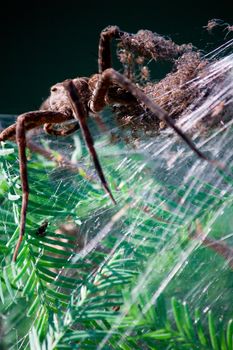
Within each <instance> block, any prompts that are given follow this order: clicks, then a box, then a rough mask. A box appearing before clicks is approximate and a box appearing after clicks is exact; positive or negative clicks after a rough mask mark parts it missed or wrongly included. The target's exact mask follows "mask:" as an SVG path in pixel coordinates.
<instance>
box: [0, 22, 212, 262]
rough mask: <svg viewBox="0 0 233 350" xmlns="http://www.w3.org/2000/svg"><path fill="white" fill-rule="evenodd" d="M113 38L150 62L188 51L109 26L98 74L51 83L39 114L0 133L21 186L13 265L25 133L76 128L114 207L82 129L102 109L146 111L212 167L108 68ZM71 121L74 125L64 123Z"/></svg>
mask: <svg viewBox="0 0 233 350" xmlns="http://www.w3.org/2000/svg"><path fill="white" fill-rule="evenodd" d="M112 39H117V40H118V41H119V42H120V43H121V44H122V45H123V46H124V48H125V49H126V50H128V51H131V52H132V53H136V52H137V53H138V54H139V55H140V56H143V57H147V58H148V57H149V58H150V59H175V58H176V57H178V56H181V55H182V54H185V53H188V52H190V51H191V50H192V48H191V46H190V45H176V44H175V43H173V42H172V41H171V40H170V39H165V38H163V37H162V36H160V35H158V34H156V33H152V32H150V31H148V30H140V31H139V32H138V33H136V34H129V33H127V32H123V31H121V30H120V29H119V28H118V27H117V26H109V27H107V28H105V29H104V30H103V31H102V32H101V34H100V40H99V54H98V66H99V71H98V73H97V74H94V75H92V76H91V77H89V78H86V77H81V78H75V79H67V80H65V81H63V82H61V83H57V84H55V85H54V86H52V87H51V90H50V96H49V97H48V99H47V100H46V101H45V102H44V103H43V104H42V106H41V108H40V109H39V110H37V111H32V112H27V113H24V114H21V115H19V116H18V118H17V121H16V123H15V124H12V125H11V126H9V127H8V128H6V129H5V130H3V131H2V132H1V134H0V141H5V140H8V139H15V140H16V142H17V145H18V152H19V167H20V179H21V184H22V207H21V214H20V215H21V217H20V232H19V238H18V241H17V244H16V246H15V250H14V254H13V261H16V258H17V255H18V251H19V248H20V245H21V243H22V241H23V238H24V233H25V223H26V214H27V206H28V198H29V183H28V176H27V158H26V146H27V140H26V131H28V130H30V129H34V128H36V127H39V126H43V127H44V130H45V131H46V132H47V133H48V134H50V135H57V136H65V135H69V134H71V133H73V132H75V131H76V130H78V129H79V128H80V129H81V132H82V135H83V137H84V139H85V142H86V146H87V148H88V151H89V153H90V156H91V158H92V160H93V163H94V166H95V169H96V171H97V173H98V176H99V179H100V181H101V183H102V185H103V188H104V189H105V191H106V192H107V194H108V195H109V197H110V198H111V200H112V202H113V203H114V204H116V201H115V199H114V197H113V195H112V193H111V190H110V188H109V186H108V183H107V181H106V178H105V176H104V172H103V170H102V167H101V164H100V161H99V158H98V155H97V153H96V150H95V147H94V141H93V138H92V135H91V133H90V131H89V128H88V125H87V118H88V115H89V114H95V113H98V112H100V111H102V110H103V108H104V107H105V106H106V105H117V106H119V108H120V107H122V106H125V108H129V109H130V108H131V107H132V106H134V107H140V108H139V110H141V109H143V110H144V111H146V112H148V113H150V115H151V116H153V117H154V120H157V121H158V122H162V123H165V124H166V125H167V126H169V127H170V128H172V129H173V130H174V131H175V133H176V134H178V135H179V137H181V138H182V139H183V141H184V142H186V144H187V145H188V146H189V147H190V148H191V149H192V151H193V152H195V153H196V155H197V156H198V157H200V158H201V159H204V160H206V161H209V162H212V163H214V162H215V161H214V160H210V159H208V158H207V156H205V155H204V154H203V153H202V152H201V151H200V150H199V149H198V148H197V147H196V146H195V145H194V143H193V142H192V141H191V140H190V138H189V137H188V136H187V135H186V134H185V133H183V132H182V130H181V129H180V128H179V127H178V126H176V124H175V122H174V120H173V118H172V117H171V116H170V115H169V112H167V111H166V110H164V109H163V108H162V107H160V106H159V105H158V104H157V103H155V102H154V100H153V97H151V96H150V95H147V91H146V89H145V88H144V87H139V86H138V85H136V84H134V83H133V82H132V81H131V80H130V79H128V78H127V77H126V76H125V75H123V74H121V73H119V72H118V71H116V70H114V69H113V68H112V66H111V41H112ZM135 111H137V109H135ZM70 120H71V121H74V122H73V123H72V124H68V125H66V124H67V122H68V121H70ZM57 125H59V126H60V129H58V128H57V127H56V126H57Z"/></svg>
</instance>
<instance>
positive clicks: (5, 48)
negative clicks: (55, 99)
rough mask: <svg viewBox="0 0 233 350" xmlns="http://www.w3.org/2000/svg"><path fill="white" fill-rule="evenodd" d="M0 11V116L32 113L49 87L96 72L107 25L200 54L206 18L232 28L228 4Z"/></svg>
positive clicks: (47, 5)
mask: <svg viewBox="0 0 233 350" xmlns="http://www.w3.org/2000/svg"><path fill="white" fill-rule="evenodd" d="M2 6H3V5H2ZM0 12H1V13H0V41H1V46H0V47H1V56H0V57H1V58H0V63H1V64H0V77H1V84H0V89H1V90H0V91H1V94H0V113H16V114H19V113H22V112H25V111H29V110H34V109H37V108H38V107H39V105H40V104H41V102H42V100H43V99H44V98H45V97H46V96H47V94H48V91H49V87H50V86H51V85H52V84H54V83H56V82H58V81H62V80H64V79H65V78H70V77H75V76H88V75H90V74H93V73H95V72H96V71H97V48H98V38H99V33H100V31H101V30H102V29H103V28H104V27H106V26H107V25H109V24H117V25H118V26H119V27H120V28H121V29H122V30H125V31H129V32H136V31H137V30H139V29H141V28H144V29H150V30H152V31H156V32H158V33H160V34H165V35H169V36H171V38H172V39H174V41H176V42H178V43H182V42H193V43H194V44H195V45H196V46H198V47H200V48H203V49H208V45H209V47H210V48H211V43H212V42H213V41H214V39H213V35H212V36H211V35H208V34H207V33H206V31H205V30H204V29H203V26H204V25H206V24H207V22H208V20H209V19H212V18H221V19H223V20H224V21H226V22H228V23H231V24H233V0H227V1H226V0H221V1H217V2H216V3H213V2H212V1H208V2H206V1H204V0H203V1H198V0H196V1H170V2H169V1H168V0H167V1H164V0H160V1H156V0H155V1H148V0H144V1H127V0H126V1H105V0H104V1H99V2H98V1H96V2H90V1H88V0H82V1H68V0H67V1H63V2H59V1H57V2H55V1H38V0H35V1H31V2H30V3H29V4H28V5H26V4H24V3H23V2H22V1H19V2H17V4H14V3H13V2H10V3H9V4H8V8H7V7H4V8H2V9H1V11H0ZM223 38H224V35H223V36H222V39H223ZM215 44H216V43H215ZM213 45H214V44H213Z"/></svg>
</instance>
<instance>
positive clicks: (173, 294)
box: [0, 40, 233, 350]
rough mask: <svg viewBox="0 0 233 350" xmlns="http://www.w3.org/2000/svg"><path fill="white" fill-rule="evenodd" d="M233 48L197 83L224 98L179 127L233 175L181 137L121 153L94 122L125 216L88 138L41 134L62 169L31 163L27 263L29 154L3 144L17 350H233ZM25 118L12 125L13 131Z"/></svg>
mask: <svg viewBox="0 0 233 350" xmlns="http://www.w3.org/2000/svg"><path fill="white" fill-rule="evenodd" d="M232 48H233V40H230V41H228V42H227V43H225V44H224V45H222V47H220V48H218V49H217V50H215V51H213V52H211V53H210V54H208V55H207V57H208V58H211V59H212V63H211V64H210V65H209V66H208V74H206V75H205V76H204V77H199V78H197V79H194V80H193V81H191V82H189V84H191V86H193V88H198V89H200V91H204V90H205V87H206V86H207V85H208V86H211V88H210V89H209V90H208V95H205V94H203V96H202V97H201V98H200V97H199V98H198V99H197V100H195V101H193V104H192V106H191V108H189V110H188V111H187V112H185V113H184V114H183V116H182V118H181V119H180V120H179V121H178V125H179V126H180V127H181V128H182V130H185V131H186V132H187V133H189V134H190V135H191V137H192V139H193V140H194V141H195V143H196V145H197V146H198V147H200V149H201V150H202V151H204V152H205V153H206V154H208V155H210V157H211V158H213V159H217V160H219V161H220V162H221V163H222V164H224V165H225V167H224V169H223V170H220V169H218V168H216V167H214V166H213V165H211V164H209V163H207V162H205V161H203V160H200V159H198V158H197V157H196V155H195V154H193V153H192V151H190V150H189V149H188V148H187V147H186V146H185V145H184V143H183V142H182V141H180V140H179V139H178V138H177V136H175V135H174V134H173V132H172V131H171V130H170V129H165V130H164V131H162V132H161V133H160V134H159V135H157V136H153V137H146V136H144V137H142V138H141V139H137V140H133V141H132V142H130V143H125V142H124V140H125V138H124V136H122V135H121V133H122V131H121V130H119V129H118V127H117V126H114V127H113V128H112V129H111V130H110V131H111V132H112V133H114V135H116V134H119V135H121V136H122V137H121V138H120V139H119V140H117V142H115V143H110V142H109V130H107V131H105V132H103V131H101V132H98V131H96V124H95V122H94V121H91V120H90V125H91V127H92V130H93V133H94V135H95V140H96V142H95V145H96V149H97V152H98V154H99V156H100V160H101V164H102V165H103V169H104V171H105V174H106V177H107V179H108V181H109V183H110V186H111V190H112V192H113V194H114V197H115V198H116V201H117V206H113V205H112V203H111V201H110V199H109V198H108V196H107V194H105V193H104V191H103V189H102V188H101V186H100V184H99V180H98V178H97V177H96V174H95V172H94V170H93V167H92V164H91V162H90V159H89V157H88V155H87V151H86V149H85V146H84V145H83V141H82V140H81V139H80V137H79V134H77V135H75V136H73V137H69V138H65V139H61V138H58V139H56V138H54V139H52V138H50V137H49V138H47V137H45V136H43V137H42V136H41V134H40V133H39V134H34V135H33V140H34V141H35V140H36V144H37V145H38V146H40V147H42V146H43V148H44V149H45V150H47V151H48V153H47V155H48V154H50V158H51V155H52V156H53V159H52V160H51V159H46V158H45V157H43V155H42V154H38V153H35V154H33V153H32V152H30V151H29V152H28V159H29V161H28V172H29V183H30V191H31V192H30V202H29V210H28V217H27V226H26V237H25V240H24V244H23V245H22V249H21V251H20V254H19V257H18V260H17V262H16V264H13V263H12V262H11V259H12V252H13V249H14V245H15V242H16V240H17V236H18V223H19V212H20V210H19V209H20V205H21V188H20V181H19V171H18V162H17V156H16V155H17V153H16V152H17V148H16V146H15V145H14V144H13V143H9V142H8V143H4V144H3V145H2V149H1V153H0V165H1V178H0V180H1V184H0V195H1V210H0V220H1V236H0V248H1V252H0V256H1V265H2V269H1V280H0V297H1V300H2V304H1V306H0V312H1V314H2V320H1V324H2V325H1V327H2V330H1V332H2V335H3V339H4V342H5V343H6V344H8V345H9V348H11V349H15V348H17V349H26V348H31V349H73V348H75V346H76V348H77V349H98V350H100V349H137V348H140V349H187V348H188V349H232V342H233V340H232V339H233V338H232V334H233V330H232V323H231V321H229V320H230V319H231V318H232V315H233V304H232V293H233V284H232V269H233V233H232V224H233V219H232V217H233V216H232V211H233V204H232V201H233V195H232V190H233V172H232V161H233V151H232V145H233V136H232V122H233V121H232V118H231V117H232V106H233V54H232V53H231V52H232ZM221 110H223V111H224V113H223V114H222V115H221V118H220V120H218V122H217V123H214V122H213V123H212V122H211V123H209V124H216V125H214V126H213V125H212V126H210V127H206V125H208V121H209V120H210V119H211V118H212V119H211V120H213V119H214V118H215V117H216V116H218V115H219V111H220V112H221ZM105 113H106V118H105V119H106V124H107V126H108V128H109V129H110V126H109V125H111V124H110V122H109V123H108V120H109V118H111V112H110V111H106V112H105ZM216 118H217V117H216ZM12 120H13V117H12V118H10V119H9V117H5V118H4V116H2V118H1V121H2V124H3V126H4V127H5V123H6V121H7V122H10V123H11V122H12ZM40 153H41V152H40ZM64 157H65V158H64ZM58 164H59V166H58ZM45 222H46V225H44V223H45ZM47 223H48V225H47ZM41 225H42V226H41ZM43 225H44V226H43ZM40 227H42V229H41V230H40ZM43 227H45V230H43ZM44 231H45V232H44ZM16 302H17V304H15V303H16ZM165 304H166V305H167V308H166V307H165ZM166 310H167V311H166ZM1 327H0V328H1ZM39 342H40V344H39ZM216 344H217V345H216ZM224 344H225V345H224ZM224 346H225V347H224Z"/></svg>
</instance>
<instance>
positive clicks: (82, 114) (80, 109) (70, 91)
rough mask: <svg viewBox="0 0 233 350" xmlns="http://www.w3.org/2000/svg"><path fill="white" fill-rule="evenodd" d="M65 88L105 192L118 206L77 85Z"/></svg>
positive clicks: (67, 83)
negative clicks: (97, 151)
mask: <svg viewBox="0 0 233 350" xmlns="http://www.w3.org/2000/svg"><path fill="white" fill-rule="evenodd" d="M64 87H65V89H66V92H67V96H68V98H69V100H70V104H71V107H72V110H73V113H74V116H75V118H76V119H77V120H78V121H79V125H80V128H81V130H82V134H83V137H84V140H85V141H86V145H87V147H88V150H89V153H90V155H91V157H92V159H93V163H94V165H95V168H96V171H97V173H98V175H99V178H100V180H101V183H102V185H103V187H104V189H105V191H106V192H107V193H108V195H109V196H110V198H111V200H112V202H113V203H114V204H116V201H115V199H114V197H113V195H112V193H111V190H110V188H109V186H108V183H107V181H106V179H105V176H104V173H103V170H102V167H101V164H100V161H99V158H98V156H97V153H96V150H95V147H94V141H93V138H92V136H91V133H90V130H89V128H88V126H87V122H86V119H87V112H86V111H85V108H84V106H83V103H82V101H81V100H80V98H79V96H78V94H77V91H76V90H77V89H76V87H75V85H74V83H73V81H72V80H69V81H66V82H64Z"/></svg>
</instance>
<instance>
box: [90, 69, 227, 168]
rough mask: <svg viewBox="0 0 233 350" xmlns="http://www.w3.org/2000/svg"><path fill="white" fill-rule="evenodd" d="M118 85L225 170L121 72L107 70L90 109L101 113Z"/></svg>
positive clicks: (198, 151)
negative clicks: (111, 86) (110, 91)
mask: <svg viewBox="0 0 233 350" xmlns="http://www.w3.org/2000/svg"><path fill="white" fill-rule="evenodd" d="M113 83H114V84H117V85H119V86H120V87H122V88H123V89H125V90H127V91H129V92H130V93H131V94H132V95H133V96H134V97H135V98H136V99H137V100H138V102H139V103H143V104H144V105H145V106H146V107H147V108H148V109H149V110H150V111H151V112H152V113H153V114H154V115H155V116H156V117H157V118H159V119H160V120H162V121H165V122H166V124H167V125H168V126H170V127H171V128H172V129H173V130H174V131H175V132H176V134H178V135H179V136H180V137H181V138H182V139H183V140H184V142H186V144H187V145H188V146H189V147H190V148H191V149H192V151H194V152H195V153H196V154H197V156H198V157H199V158H201V159H204V160H206V161H208V162H210V163H212V164H214V165H215V166H217V167H218V168H220V169H223V167H224V166H223V165H222V164H221V163H219V162H218V161H216V160H212V159H209V158H208V157H207V156H206V155H205V154H204V153H202V152H201V151H200V150H199V149H198V148H197V147H196V146H195V145H194V143H193V142H192V141H191V140H190V139H189V137H188V136H187V135H185V133H183V131H182V130H181V129H180V128H179V127H178V126H176V125H175V123H174V121H173V119H172V118H171V117H169V115H168V114H167V112H166V111H165V110H163V109H162V108H161V107H159V106H158V105H157V104H156V103H154V102H153V100H151V99H150V98H149V97H148V96H147V95H146V94H145V93H144V92H143V91H142V90H141V89H140V88H138V87H137V86H136V85H135V84H133V83H132V82H131V81H130V80H129V79H128V78H126V77H125V76H124V75H122V74H120V73H119V72H117V71H115V70H114V69H113V68H108V69H106V70H105V71H104V72H103V73H102V75H101V76H100V79H99V81H98V83H97V86H96V89H95V90H94V92H93V99H92V101H91V104H90V108H91V110H92V111H93V112H99V111H101V110H102V109H103V108H104V107H105V105H106V101H105V96H106V94H107V92H108V88H109V86H110V85H112V84H113Z"/></svg>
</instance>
